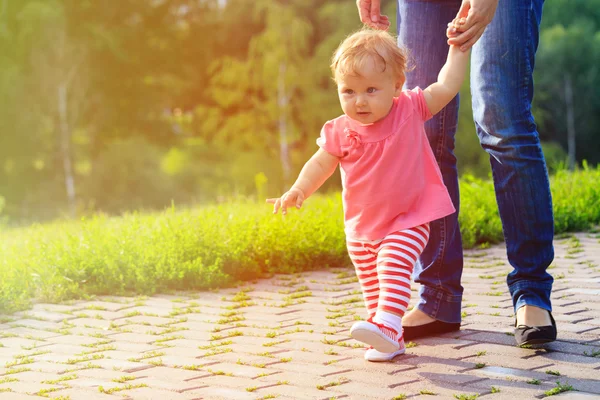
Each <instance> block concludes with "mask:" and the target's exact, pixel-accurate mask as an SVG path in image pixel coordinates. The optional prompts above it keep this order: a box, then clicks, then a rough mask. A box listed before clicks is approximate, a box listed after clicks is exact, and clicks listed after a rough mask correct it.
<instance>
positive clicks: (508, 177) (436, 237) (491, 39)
mask: <svg viewBox="0 0 600 400" xmlns="http://www.w3.org/2000/svg"><path fill="white" fill-rule="evenodd" d="M460 3H461V2H460V0H398V19H397V21H398V41H399V44H400V45H401V46H404V47H406V48H408V49H409V51H410V54H411V56H412V57H413V59H414V62H415V69H414V70H413V71H411V72H409V73H408V74H407V79H406V84H405V87H407V88H414V87H415V86H419V87H421V88H425V87H427V86H428V85H429V84H431V83H433V82H435V81H436V80H437V75H438V72H439V71H440V69H441V67H442V66H443V65H444V63H445V61H446V56H447V54H448V45H447V43H446V27H447V23H448V22H450V21H451V20H452V19H453V18H454V17H455V16H456V14H457V12H458V9H459V7H460ZM542 6H543V0H500V2H499V3H498V9H497V10H496V15H495V16H494V19H493V21H492V22H491V23H490V25H488V27H487V29H486V30H485V33H484V34H483V36H482V37H481V38H480V39H479V41H478V42H477V43H476V44H475V46H473V50H472V54H471V95H472V100H473V118H474V120H475V127H476V131H477V135H478V136H479V140H480V143H481V146H482V147H483V148H484V149H485V151H487V152H488V153H489V155H490V164H491V167H492V175H493V179H494V186H495V190H496V200H497V202H498V209H499V211H500V219H501V220H502V227H503V231H504V238H505V241H506V247H507V255H508V261H509V262H510V264H511V265H512V267H513V268H514V270H513V271H512V272H511V273H510V274H508V277H507V284H508V288H509V291H510V294H511V296H512V300H513V306H514V307H515V310H517V309H518V308H519V307H521V306H523V305H525V304H528V305H534V306H537V307H540V308H543V309H546V310H548V311H551V303H550V292H551V290H552V282H553V279H552V276H551V275H550V274H548V273H547V272H546V270H547V268H548V266H549V265H550V263H551V262H552V260H553V258H554V248H553V245H552V239H553V237H554V217H553V214H552V198H551V195H550V185H549V182H548V172H547V169H546V162H545V160H544V155H543V153H542V149H541V146H540V141H539V135H538V132H537V128H536V125H535V122H534V120H533V116H532V114H531V101H532V98H533V67H534V60H535V51H536V49H537V45H538V38H539V24H540V21H541V14H542ZM458 106H459V98H458V96H457V97H456V98H455V99H454V100H453V101H452V102H450V103H449V104H448V105H447V106H446V107H445V108H444V109H443V110H442V111H441V112H439V113H438V114H437V115H435V116H434V118H432V119H431V120H430V121H428V122H427V124H426V131H427V135H428V137H429V141H430V144H431V147H432V149H433V152H434V154H435V156H436V158H437V161H438V165H439V167H440V170H441V172H442V176H443V178H444V183H445V184H446V187H447V188H448V191H449V192H450V196H451V198H452V201H453V202H454V206H455V207H456V209H457V212H456V213H454V214H453V215H450V216H448V217H445V218H443V219H440V220H437V221H434V222H432V223H431V236H430V239H429V243H428V245H427V247H426V249H425V251H424V252H423V254H422V256H421V260H420V263H419V264H417V266H416V268H415V272H414V280H415V282H417V283H420V284H421V288H420V291H419V298H420V299H419V302H418V303H417V307H418V308H419V309H420V310H421V311H423V312H424V313H426V314H427V315H429V316H431V317H432V318H435V319H436V320H439V321H444V322H451V323H455V322H460V318H461V317H460V309H461V301H462V293H463V288H462V286H461V284H460V279H461V275H462V269H463V254H462V242H461V236H460V230H459V227H458V210H459V192H458V173H457V168H456V157H455V156H454V136H455V133H456V127H457V121H458Z"/></svg>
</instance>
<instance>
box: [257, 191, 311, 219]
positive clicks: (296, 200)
mask: <svg viewBox="0 0 600 400" xmlns="http://www.w3.org/2000/svg"><path fill="white" fill-rule="evenodd" d="M305 197H306V196H304V192H303V191H302V190H300V189H298V188H291V189H290V190H289V191H287V192H285V193H284V194H283V196H281V197H279V198H273V199H267V203H270V204H273V205H274V206H273V214H277V211H278V210H279V208H281V213H282V214H283V215H285V214H287V208H288V207H293V206H296V208H300V207H302V203H303V202H304V199H305Z"/></svg>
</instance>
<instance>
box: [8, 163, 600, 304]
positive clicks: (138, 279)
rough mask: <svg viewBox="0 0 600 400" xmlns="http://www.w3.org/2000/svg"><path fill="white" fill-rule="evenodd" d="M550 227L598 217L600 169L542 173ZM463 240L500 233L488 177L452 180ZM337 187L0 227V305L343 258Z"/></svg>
mask: <svg viewBox="0 0 600 400" xmlns="http://www.w3.org/2000/svg"><path fill="white" fill-rule="evenodd" d="M551 180H552V192H553V198H554V210H555V218H556V233H561V232H567V231H581V230H586V229H590V228H591V227H593V226H595V225H596V224H598V223H600V169H599V168H594V169H588V168H585V169H583V170H580V171H578V172H576V173H568V172H564V171H561V172H559V173H557V174H556V175H555V176H553V177H552V178H551ZM461 201H462V205H461V230H462V233H463V238H464V245H465V247H466V248H468V247H473V246H476V245H478V244H479V243H488V242H489V243H493V242H498V241H501V240H502V228H501V225H500V221H499V218H498V215H497V207H496V203H495V196H494V192H493V185H492V183H491V182H489V181H481V180H477V179H474V178H469V177H466V178H464V179H463V180H462V181H461ZM347 263H348V259H347V255H346V249H345V242H344V234H343V221H342V207H341V200H340V195H339V193H336V194H331V195H325V196H320V195H319V196H315V197H314V198H311V199H309V200H308V201H307V202H306V203H305V206H304V208H303V209H302V210H300V211H297V212H296V211H292V212H290V214H288V215H287V216H286V217H281V215H276V216H274V215H272V213H271V208H270V206H269V205H267V204H264V203H254V202H236V203H231V204H225V205H220V206H211V207H203V208H195V209H181V210H179V209H169V210H166V211H164V212H160V213H152V214H135V213H134V214H129V215H125V216H123V217H110V218H109V217H105V216H101V215H98V216H95V217H93V218H90V219H84V220H81V221H67V222H56V223H52V224H45V225H34V226H30V227H26V228H12V229H6V230H4V231H2V232H0V312H11V311H15V310H18V309H23V308H26V307H28V306H29V305H30V304H31V302H32V301H50V302H55V301H61V300H66V299H71V298H81V297H86V296H90V295H96V294H110V295H123V294H152V293H156V292H161V291H163V292H164V291H169V290H178V289H208V288H215V287H220V286H226V285H230V284H232V283H235V282H238V281H240V280H247V279H253V278H256V277H259V276H265V275H266V274H269V273H272V272H296V271H303V270H310V269H321V268H327V267H330V266H340V265H347Z"/></svg>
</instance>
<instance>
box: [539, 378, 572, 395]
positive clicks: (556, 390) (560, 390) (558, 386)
mask: <svg viewBox="0 0 600 400" xmlns="http://www.w3.org/2000/svg"><path fill="white" fill-rule="evenodd" d="M572 390H575V389H573V386H571V385H567V384H564V385H563V384H561V383H560V381H556V387H555V388H552V389H550V390H547V391H545V392H544V394H545V395H546V396H554V395H556V394H559V393H563V392H569V391H572Z"/></svg>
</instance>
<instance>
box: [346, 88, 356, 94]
mask: <svg viewBox="0 0 600 400" xmlns="http://www.w3.org/2000/svg"><path fill="white" fill-rule="evenodd" d="M344 94H354V90H352V89H344Z"/></svg>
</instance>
